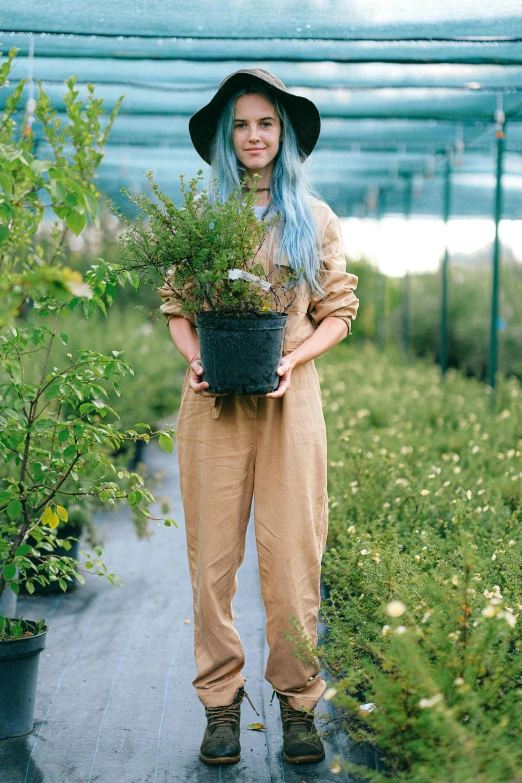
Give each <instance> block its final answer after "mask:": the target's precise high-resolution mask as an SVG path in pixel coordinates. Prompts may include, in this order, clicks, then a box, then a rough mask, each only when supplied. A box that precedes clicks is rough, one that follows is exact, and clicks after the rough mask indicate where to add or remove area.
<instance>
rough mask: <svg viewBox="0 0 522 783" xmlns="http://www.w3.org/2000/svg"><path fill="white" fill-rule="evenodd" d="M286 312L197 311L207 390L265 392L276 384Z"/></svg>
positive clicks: (219, 391) (219, 392) (244, 392)
mask: <svg viewBox="0 0 522 783" xmlns="http://www.w3.org/2000/svg"><path fill="white" fill-rule="evenodd" d="M286 321H287V316H286V315H285V314H284V313H266V315H259V316H240V317H237V318H235V317H232V316H223V315H216V314H215V313H209V312H204V313H197V314H196V326H197V329H198V336H199V344H200V350H201V364H202V365H203V369H204V372H203V375H202V376H201V379H202V380H203V381H207V382H208V384H209V386H208V389H207V391H209V392H215V393H218V394H223V393H225V392H236V393H237V394H267V393H268V392H271V391H274V390H275V389H277V387H278V385H279V375H277V373H276V370H277V368H278V366H279V363H280V360H281V354H282V350H283V335H284V330H285V326H286Z"/></svg>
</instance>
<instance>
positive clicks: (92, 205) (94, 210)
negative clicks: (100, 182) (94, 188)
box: [83, 191, 100, 218]
mask: <svg viewBox="0 0 522 783" xmlns="http://www.w3.org/2000/svg"><path fill="white" fill-rule="evenodd" d="M83 197H84V199H85V207H86V209H87V212H88V213H89V215H90V216H91V217H92V218H94V217H96V215H97V214H98V212H99V209H100V204H99V202H98V199H97V198H95V197H94V196H93V195H92V193H89V192H88V191H86V192H85V193H84V194H83Z"/></svg>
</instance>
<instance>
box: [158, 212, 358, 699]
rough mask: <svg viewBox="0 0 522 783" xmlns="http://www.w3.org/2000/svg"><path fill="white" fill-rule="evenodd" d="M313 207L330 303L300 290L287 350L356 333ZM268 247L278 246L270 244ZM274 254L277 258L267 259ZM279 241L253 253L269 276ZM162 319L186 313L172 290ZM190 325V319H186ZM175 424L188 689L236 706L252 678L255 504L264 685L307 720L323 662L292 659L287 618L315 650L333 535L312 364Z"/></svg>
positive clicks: (331, 247)
mask: <svg viewBox="0 0 522 783" xmlns="http://www.w3.org/2000/svg"><path fill="white" fill-rule="evenodd" d="M310 205H311V207H312V211H313V214H314V217H315V219H316V221H317V225H318V229H319V232H320V236H321V237H322V253H321V265H322V276H321V285H322V288H323V290H324V291H325V296H324V298H322V299H321V298H319V296H311V293H310V289H309V287H308V285H306V284H305V283H303V284H301V285H300V286H299V291H298V294H297V297H296V298H295V299H294V301H293V303H292V305H291V307H290V310H289V311H288V321H287V327H286V331H285V337H284V346H283V352H284V353H285V354H286V353H289V352H290V351H292V350H293V349H294V348H296V347H297V346H298V345H300V344H301V343H302V342H304V340H306V339H307V338H308V337H309V336H310V335H311V334H313V332H314V329H315V328H316V327H317V325H318V324H319V323H320V322H321V321H322V320H323V319H324V318H326V317H327V316H336V317H339V318H342V319H343V320H344V321H345V322H346V323H347V325H348V329H349V330H350V324H351V320H352V319H353V318H355V316H356V313H357V307H358V303H359V302H358V299H357V297H356V296H355V294H354V288H355V287H356V285H357V277H356V276H355V275H352V274H350V273H348V272H346V261H345V257H344V251H343V244H342V236H341V228H340V224H339V220H338V218H337V216H336V215H335V214H334V213H333V212H332V210H331V209H330V207H328V205H327V204H325V203H324V202H322V201H319V200H317V199H313V198H311V199H310ZM270 238H271V239H272V240H273V236H271V237H270ZM267 244H268V245H270V252H269V251H268V249H267ZM271 255H272V258H276V257H277V246H276V245H275V242H273V244H270V243H269V242H265V243H264V244H263V246H262V248H261V250H260V251H259V253H258V256H257V260H259V261H262V262H263V264H264V266H265V270H266V272H268V271H270V270H271V269H272V268H273V267H272V260H271V257H270V256H271ZM160 295H161V297H162V298H163V300H164V303H163V305H162V307H161V310H162V312H163V313H164V315H165V316H166V317H167V319H170V318H171V317H174V316H179V315H181V312H180V308H179V305H178V304H176V302H175V300H174V299H173V297H172V291H171V289H169V287H168V286H165V287H163V288H161V289H160ZM186 317H188V318H189V320H190V321H191V323H194V316H193V314H190V315H189V316H186ZM189 374H190V368H189V370H187V375H186V378H185V384H184V387H183V392H182V399H181V407H180V412H179V418H178V436H177V441H178V459H179V467H180V479H181V494H182V500H183V507H184V511H185V526H186V535H187V550H188V560H189V567H190V576H191V580H192V589H193V599H194V604H193V605H194V652H195V657H196V665H197V676H196V677H195V679H194V680H193V685H194V686H195V687H196V689H197V694H198V696H199V698H200V700H201V701H202V703H203V704H204V705H205V706H207V707H214V706H219V705H225V704H230V703H231V702H232V701H233V700H234V697H235V695H236V693H237V690H238V688H240V687H241V686H242V685H243V683H244V681H245V678H244V677H243V675H242V673H241V671H242V668H243V665H244V663H245V657H244V652H243V647H242V645H241V640H240V638H239V634H238V632H237V630H236V628H235V627H234V618H233V613H232V598H233V596H234V593H235V591H236V588H237V570H238V568H239V566H240V565H241V563H242V561H243V557H244V551H245V535H246V529H247V524H248V520H249V516H250V509H251V503H252V497H253V498H254V525H255V535H256V544H257V554H258V561H259V576H260V582H261V592H262V596H263V601H264V605H265V610H266V617H267V621H266V634H267V641H268V645H269V649H270V652H269V656H268V661H267V666H266V671H265V677H266V679H267V680H268V681H269V682H270V683H271V685H272V687H273V688H274V690H276V691H278V692H279V693H281V694H285V695H287V696H288V697H289V702H290V704H291V706H293V707H294V708H295V709H300V708H301V707H304V708H305V709H306V710H311V709H312V708H313V707H314V706H315V704H316V703H317V701H318V700H319V699H320V697H321V695H322V694H323V692H324V689H325V682H324V680H323V679H322V678H321V677H320V676H319V665H318V662H317V660H315V661H314V662H313V663H305V662H303V661H302V660H301V659H300V658H298V657H297V656H296V655H294V653H293V644H292V642H290V641H289V640H288V639H287V638H286V636H285V632H292V631H294V627H293V624H292V622H291V618H295V620H297V621H298V623H299V624H300V625H301V626H302V627H303V628H304V631H305V633H306V635H307V637H308V638H309V639H310V640H311V641H312V642H313V643H314V644H315V643H316V642H317V628H316V626H317V616H318V610H319V604H320V574H321V559H322V555H323V551H324V547H325V543H326V534H327V528H328V498H327V489H326V433H325V425H324V418H323V412H322V403H321V390H320V386H319V379H318V377H317V371H316V369H315V365H314V362H313V361H308V362H306V363H305V364H302V365H300V366H298V367H296V368H295V369H294V370H293V372H292V378H291V385H290V388H289V389H288V390H287V391H286V392H285V394H284V395H283V396H282V397H279V398H277V399H270V398H267V397H264V396H257V395H237V394H235V393H229V394H226V395H224V396H222V397H202V396H201V395H198V394H195V393H194V392H193V391H192V390H191V389H190V387H189V386H188V379H189Z"/></svg>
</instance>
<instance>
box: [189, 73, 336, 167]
mask: <svg viewBox="0 0 522 783" xmlns="http://www.w3.org/2000/svg"><path fill="white" fill-rule="evenodd" d="M252 84H260V85H262V86H263V87H265V88H268V91H269V92H271V93H273V94H274V96H276V97H277V98H278V99H279V100H280V101H281V103H282V104H283V106H284V107H285V109H286V111H287V112H288V116H289V117H290V120H291V121H292V125H293V128H294V131H295V134H296V136H297V143H298V145H299V154H300V157H301V160H305V159H306V158H307V157H308V156H309V155H310V153H311V152H312V150H313V148H314V147H315V145H316V144H317V139H318V138H319V133H320V132H321V117H320V115H319V110H318V109H317V106H316V105H315V103H312V101H309V100H308V98H302V97H301V96H300V95H293V94H292V93H291V92H288V91H287V89H286V87H285V85H284V84H283V82H282V81H281V79H278V78H277V76H274V74H273V73H270V72H269V71H265V70H264V68H251V69H249V68H244V69H241V70H239V71H234V73H231V74H229V75H228V76H227V77H226V78H225V79H223V81H222V82H221V84H220V85H219V87H218V91H217V93H216V94H215V95H214V97H213V98H212V100H211V101H210V103H207V105H206V106H203V108H202V109H200V110H199V111H197V112H196V113H195V114H193V115H192V117H191V118H190V120H189V132H190V138H191V139H192V143H193V145H194V147H195V148H196V150H197V152H198V153H199V154H200V155H201V157H202V158H203V160H204V161H206V163H210V151H211V145H212V141H213V139H214V135H215V133H216V128H217V123H218V120H219V117H220V115H221V112H222V111H223V109H224V107H225V105H226V103H227V100H228V99H229V97H230V96H231V95H232V94H233V93H235V92H236V91H237V90H239V89H241V88H242V87H250V86H251V85H252Z"/></svg>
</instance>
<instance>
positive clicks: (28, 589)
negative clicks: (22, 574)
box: [25, 581, 34, 595]
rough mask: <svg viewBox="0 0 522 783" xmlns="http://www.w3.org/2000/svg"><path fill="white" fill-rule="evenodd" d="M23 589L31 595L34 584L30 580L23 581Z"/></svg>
mask: <svg viewBox="0 0 522 783" xmlns="http://www.w3.org/2000/svg"><path fill="white" fill-rule="evenodd" d="M25 589H26V590H27V592H28V593H29V595H32V594H33V593H34V585H33V583H32V582H29V581H27V582H26V583H25Z"/></svg>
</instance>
